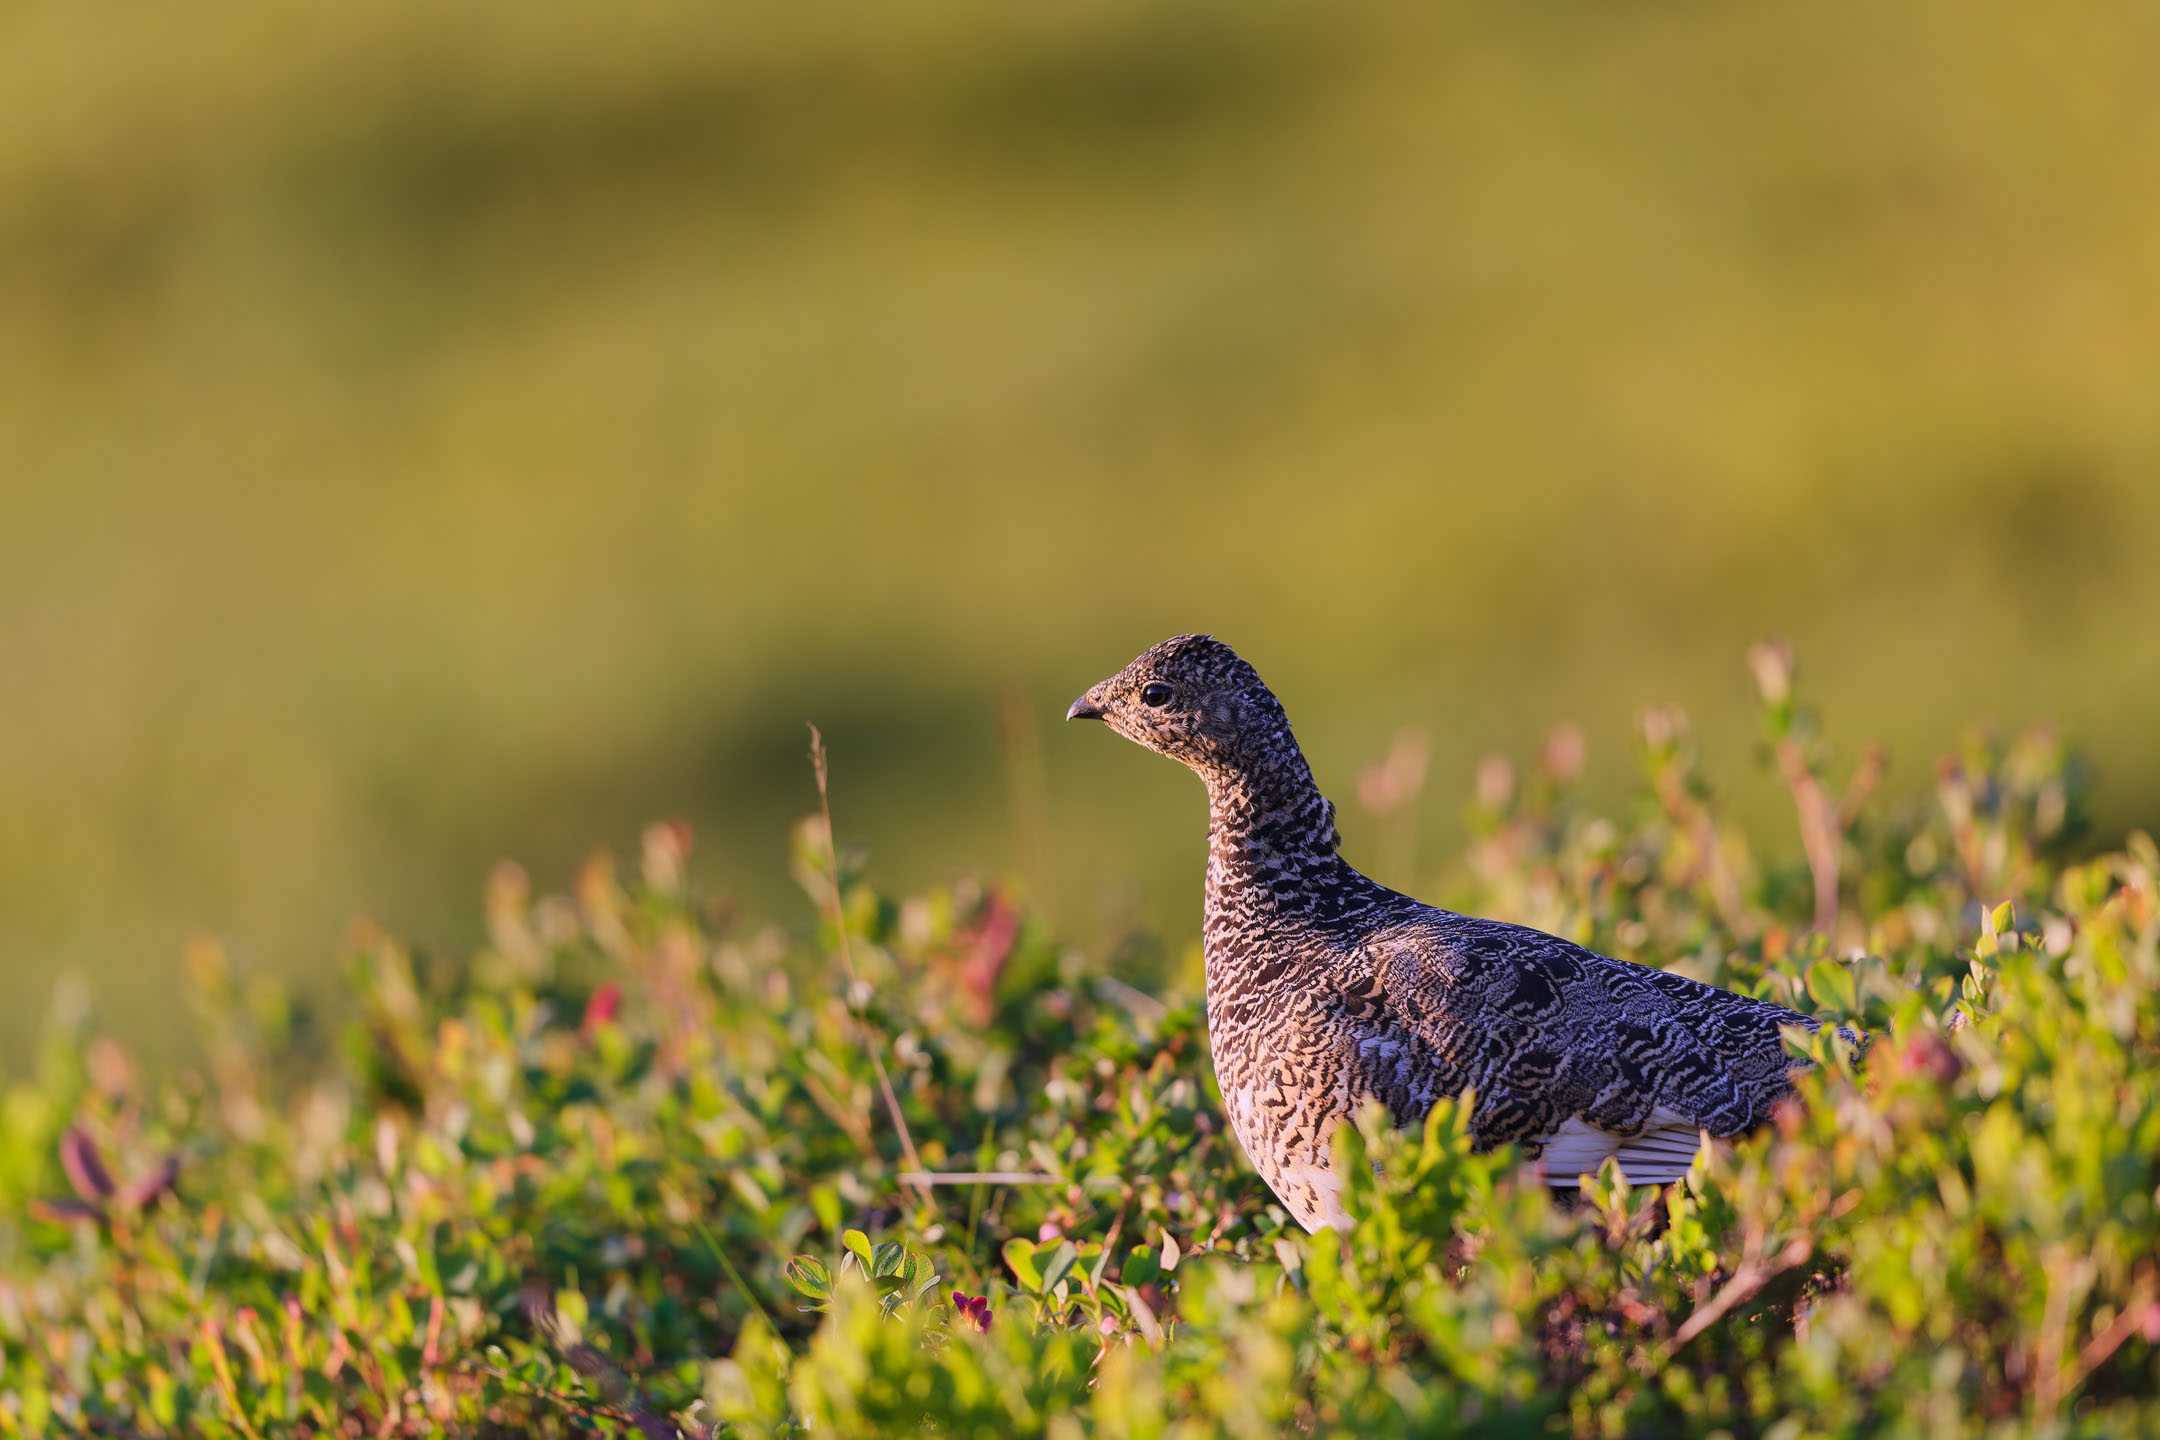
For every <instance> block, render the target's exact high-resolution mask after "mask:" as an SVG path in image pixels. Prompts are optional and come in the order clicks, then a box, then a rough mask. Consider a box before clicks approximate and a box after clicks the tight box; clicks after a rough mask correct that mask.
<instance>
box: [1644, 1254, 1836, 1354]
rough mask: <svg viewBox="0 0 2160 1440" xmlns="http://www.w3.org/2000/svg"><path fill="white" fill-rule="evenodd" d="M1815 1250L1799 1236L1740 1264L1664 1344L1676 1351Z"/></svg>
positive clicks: (1670, 1349)
mask: <svg viewBox="0 0 2160 1440" xmlns="http://www.w3.org/2000/svg"><path fill="white" fill-rule="evenodd" d="M1814 1253H1815V1242H1814V1241H1813V1240H1811V1239H1810V1238H1809V1237H1807V1236H1805V1235H1798V1236H1795V1237H1793V1239H1791V1240H1790V1241H1788V1242H1786V1245H1785V1248H1784V1249H1783V1250H1780V1251H1779V1252H1778V1253H1777V1254H1776V1255H1775V1256H1774V1257H1772V1258H1771V1259H1770V1260H1767V1261H1762V1260H1750V1261H1748V1262H1747V1263H1746V1264H1744V1265H1742V1266H1741V1267H1740V1268H1739V1269H1738V1270H1736V1271H1734V1272H1733V1277H1732V1279H1730V1280H1728V1281H1726V1282H1725V1288H1724V1289H1722V1290H1720V1291H1718V1293H1717V1294H1715V1295H1713V1296H1711V1297H1710V1298H1709V1299H1708V1300H1707V1301H1705V1302H1704V1303H1703V1304H1701V1305H1700V1306H1698V1307H1696V1310H1695V1313H1694V1314H1692V1315H1690V1316H1688V1318H1687V1319H1686V1320H1685V1321H1683V1322H1682V1323H1681V1326H1680V1328H1679V1329H1678V1330H1675V1331H1674V1332H1673V1338H1672V1344H1671V1345H1670V1346H1668V1347H1667V1353H1670V1352H1671V1351H1674V1350H1678V1349H1679V1348H1680V1347H1681V1346H1683V1345H1685V1344H1687V1343H1688V1341H1690V1340H1693V1339H1694V1338H1695V1337H1696V1336H1697V1335H1700V1334H1702V1332H1703V1331H1705V1330H1707V1329H1709V1328H1710V1327H1711V1326H1712V1325H1713V1324H1715V1323H1716V1322H1717V1321H1718V1320H1719V1319H1720V1318H1722V1317H1723V1316H1724V1314H1725V1313H1726V1312H1727V1311H1728V1310H1731V1309H1732V1308H1733V1307H1734V1306H1735V1305H1738V1304H1741V1303H1742V1302H1744V1301H1746V1300H1748V1299H1750V1298H1752V1297H1753V1296H1754V1294H1755V1292H1756V1291H1758V1290H1760V1289H1762V1287H1763V1286H1765V1285H1767V1284H1769V1283H1770V1282H1771V1281H1772V1280H1774V1279H1776V1278H1777V1277H1778V1276H1780V1275H1782V1274H1784V1273H1785V1272H1786V1271H1787V1270H1790V1269H1792V1268H1793V1267H1794V1266H1795V1265H1798V1264H1799V1263H1800V1262H1801V1261H1803V1260H1805V1259H1807V1257H1808V1256H1810V1255H1812V1254H1814Z"/></svg>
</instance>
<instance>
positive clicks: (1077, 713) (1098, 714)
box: [1065, 690, 1104, 720]
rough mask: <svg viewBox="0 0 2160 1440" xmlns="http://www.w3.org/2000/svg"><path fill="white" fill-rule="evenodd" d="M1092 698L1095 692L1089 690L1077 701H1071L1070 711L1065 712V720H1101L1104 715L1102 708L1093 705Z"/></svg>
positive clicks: (1093, 700)
mask: <svg viewBox="0 0 2160 1440" xmlns="http://www.w3.org/2000/svg"><path fill="white" fill-rule="evenodd" d="M1094 696H1095V692H1094V691H1093V690H1090V691H1088V692H1087V694H1085V695H1082V696H1081V697H1080V698H1079V699H1077V700H1075V701H1073V703H1072V709H1070V710H1067V711H1066V712H1065V718H1066V719H1067V720H1100V719H1102V718H1103V713H1104V712H1103V707H1102V706H1100V705H1098V704H1096V703H1095V699H1094Z"/></svg>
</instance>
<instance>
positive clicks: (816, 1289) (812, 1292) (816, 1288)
mask: <svg viewBox="0 0 2160 1440" xmlns="http://www.w3.org/2000/svg"><path fill="white" fill-rule="evenodd" d="M785 1273H786V1275H787V1282H788V1284H790V1285H792V1286H794V1287H795V1289H796V1290H797V1291H798V1292H799V1293H801V1294H803V1295H807V1296H809V1297H810V1298H811V1299H812V1300H817V1301H821V1302H822V1301H825V1300H830V1299H832V1272H831V1271H830V1270H827V1269H826V1268H825V1262H824V1261H822V1260H820V1259H818V1258H817V1256H815V1255H797V1256H796V1257H795V1258H794V1259H792V1260H790V1261H788V1263H787V1270H786V1272H785Z"/></svg>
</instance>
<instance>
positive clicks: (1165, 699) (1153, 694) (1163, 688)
mask: <svg viewBox="0 0 2160 1440" xmlns="http://www.w3.org/2000/svg"><path fill="white" fill-rule="evenodd" d="M1140 703H1141V704H1143V705H1145V706H1147V707H1148V708H1150V709H1160V708H1161V707H1163V706H1165V705H1167V704H1169V703H1170V687H1169V686H1168V685H1165V684H1163V682H1162V681H1160V680H1150V681H1149V682H1148V683H1147V684H1145V685H1143V686H1141V687H1140Z"/></svg>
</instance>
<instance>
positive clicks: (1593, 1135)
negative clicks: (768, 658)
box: [1067, 635, 1819, 1230]
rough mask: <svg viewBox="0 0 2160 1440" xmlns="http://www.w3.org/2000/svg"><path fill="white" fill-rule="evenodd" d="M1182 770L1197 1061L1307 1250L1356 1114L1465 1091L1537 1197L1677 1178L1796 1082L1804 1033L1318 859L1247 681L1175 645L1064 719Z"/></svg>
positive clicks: (1278, 710) (1273, 730) (1678, 979)
mask: <svg viewBox="0 0 2160 1440" xmlns="http://www.w3.org/2000/svg"><path fill="white" fill-rule="evenodd" d="M1067 718H1068V719H1073V718H1090V719H1100V720H1103V721H1105V722H1106V723H1108V724H1109V726H1110V727H1111V728H1112V729H1114V730H1116V731H1117V732H1118V733H1120V734H1122V735H1124V736H1126V737H1127V738H1129V739H1131V740H1134V741H1137V742H1138V743H1139V744H1142V745H1145V746H1147V747H1148V748H1149V749H1151V750H1155V751H1159V752H1160V753H1162V754H1165V755H1168V756H1171V757H1172V758H1173V759H1176V760H1179V761H1182V762H1183V763H1184V764H1186V765H1187V766H1189V767H1191V768H1192V769H1193V770H1194V771H1195V772H1196V773H1197V774H1198V775H1199V776H1200V778H1201V779H1202V780H1203V781H1205V782H1206V784H1207V789H1208V808H1209V824H1208V867H1207V908H1206V932H1205V934H1206V953H1207V1002H1208V1030H1209V1037H1210V1045H1211V1047H1212V1049H1213V1053H1214V1060H1215V1074H1216V1079H1217V1080H1218V1081H1219V1082H1220V1085H1221V1088H1222V1093H1223V1101H1224V1105H1225V1107H1226V1108H1227V1110H1228V1111H1229V1117H1230V1124H1231V1128H1232V1130H1233V1131H1234V1132H1235V1133H1236V1135H1237V1137H1238V1141H1239V1143H1240V1144H1242V1145H1243V1146H1244V1147H1245V1153H1246V1154H1247V1155H1248V1156H1250V1157H1251V1159H1252V1162H1253V1165H1254V1167H1255V1168H1257V1169H1258V1170H1259V1172H1260V1174H1261V1176H1262V1177H1263V1178H1265V1179H1266V1181H1267V1182H1268V1184H1269V1185H1270V1186H1271V1187H1272V1188H1273V1189H1274V1191H1275V1193H1276V1194H1277V1195H1278V1196H1279V1197H1281V1199H1282V1201H1283V1203H1284V1204H1285V1205H1286V1206H1288V1207H1289V1209H1290V1211H1291V1213H1292V1214H1294V1215H1295V1216H1296V1217H1297V1219H1298V1221H1299V1222H1300V1223H1301V1224H1303V1225H1304V1226H1305V1227H1306V1228H1307V1229H1309V1230H1311V1229H1318V1228H1320V1227H1322V1226H1324V1225H1327V1224H1330V1223H1333V1222H1339V1221H1340V1220H1341V1218H1342V1212H1341V1209H1340V1206H1339V1203H1338V1201H1337V1199H1336V1195H1337V1191H1338V1189H1339V1185H1338V1183H1337V1181H1336V1178H1335V1176H1334V1175H1333V1174H1332V1171H1331V1162H1330V1156H1329V1142H1330V1137H1331V1135H1332V1133H1333V1130H1334V1127H1335V1125H1336V1124H1337V1123H1338V1122H1339V1121H1340V1120H1341V1119H1342V1118H1343V1117H1344V1116H1346V1115H1348V1114H1350V1113H1351V1112H1352V1111H1353V1110H1354V1109H1355V1108H1356V1107H1357V1106H1359V1105H1360V1104H1363V1103H1365V1102H1366V1101H1368V1100H1377V1101H1379V1102H1380V1103H1382V1104H1384V1105H1385V1106H1386V1107H1387V1108H1388V1110H1389V1111H1390V1113H1391V1114H1392V1115H1393V1116H1394V1118H1395V1119H1396V1120H1397V1121H1398V1122H1399V1123H1401V1124H1405V1125H1409V1124H1414V1123H1416V1122H1417V1121H1418V1120H1420V1119H1422V1118H1423V1116H1424V1115H1425V1113H1426V1111H1428V1110H1429V1109H1430V1108H1431V1107H1432V1104H1433V1102H1434V1101H1435V1100H1436V1099H1439V1098H1440V1097H1442V1096H1452V1095H1456V1094H1459V1093H1461V1092H1462V1091H1463V1090H1464V1089H1465V1088H1470V1089H1473V1090H1474V1092H1475V1096H1476V1100H1475V1106H1474V1109H1473V1111H1472V1115H1471V1127H1472V1131H1473V1133H1474V1135H1475V1136H1476V1138H1477V1140H1478V1142H1479V1143H1480V1144H1482V1145H1495V1144H1500V1143H1504V1142H1507V1141H1515V1142H1518V1143H1519V1144H1521V1146H1522V1147H1523V1150H1524V1152H1525V1154H1527V1155H1529V1156H1531V1157H1532V1158H1535V1159H1539V1160H1541V1161H1542V1163H1543V1164H1544V1165H1545V1167H1546V1173H1547V1178H1548V1180H1549V1181H1550V1183H1552V1184H1555V1185H1565V1186H1568V1187H1572V1186H1574V1185H1575V1184H1576V1177H1577V1176H1578V1175H1580V1174H1583V1173H1589V1172H1594V1171H1595V1170H1597V1169H1598V1167H1599V1166H1600V1165H1602V1164H1603V1163H1604V1161H1605V1160H1606V1158H1608V1157H1610V1156H1617V1157H1618V1158H1619V1160H1620V1164H1621V1167H1622V1169H1623V1170H1625V1171H1626V1173H1627V1175H1628V1177H1629V1178H1630V1179H1631V1180H1635V1181H1637V1182H1651V1181H1662V1180H1671V1179H1676V1178H1678V1177H1679V1176H1680V1175H1681V1174H1682V1173H1684V1172H1685V1171H1686V1169H1687V1167H1688V1165H1689V1163H1690V1162H1691V1161H1692V1159H1693V1158H1694V1155H1695V1153H1696V1150H1697V1147H1698V1145H1699V1143H1700V1137H1701V1134H1702V1132H1705V1131H1707V1132H1708V1133H1709V1134H1710V1135H1711V1136H1713V1137H1727V1136H1733V1135H1737V1134H1740V1133H1742V1132H1744V1131H1746V1130H1749V1129H1752V1128H1753V1127H1755V1126H1756V1125H1759V1124H1761V1123H1762V1122H1763V1121H1764V1120H1766V1119H1767V1118H1768V1117H1769V1114H1770V1110H1771V1108H1772V1106H1774V1105H1775V1104H1776V1103H1777V1102H1778V1100H1780V1099H1781V1098H1782V1097H1784V1096H1785V1095H1786V1094H1787V1093H1788V1092H1789V1090H1790V1088H1791V1080H1790V1077H1791V1072H1792V1071H1793V1070H1794V1069H1795V1068H1797V1067H1798V1066H1799V1065H1800V1064H1801V1063H1802V1062H1799V1061H1797V1060H1795V1059H1794V1058H1793V1057H1792V1056H1791V1055H1790V1054H1789V1052H1788V1051H1787V1050H1786V1048H1785V1046H1784V1044H1783V1042H1782V1040H1781V1038H1780V1035H1779V1031H1780V1028H1781V1027H1784V1026H1789V1025H1797V1026H1803V1027H1806V1028H1808V1029H1810V1030H1812V1029H1814V1028H1816V1026H1817V1024H1818V1023H1819V1022H1817V1021H1816V1020H1814V1019H1812V1018H1810V1017H1808V1016H1805V1015H1801V1014H1799V1013H1797V1012H1795V1011H1792V1010H1788V1009H1786V1008H1785V1007H1783V1006H1781V1005H1774V1004H1771V1003H1770V1002H1768V1001H1763V1000H1754V999H1750V998H1748V997H1746V996H1742V995H1735V994H1733V993H1732V992H1730V991H1726V990H1720V989H1717V988H1716V987H1714V986H1710V985H1704V984H1701V983H1699V982H1697V981H1694V980H1689V979H1687V978H1685V977H1683V976H1679V975H1672V974H1668V973H1666V972H1665V971H1662V970H1656V969H1652V968H1650V967H1648V966H1644V965H1637V964H1633V963H1631V962H1629V961H1625V960H1615V959H1612V958H1610V957H1608V956H1604V955H1599V954H1596V953H1594V952H1592V951H1589V950H1585V949H1584V948H1582V947H1581V946H1579V945H1575V944H1571V943H1570V942H1568V941H1566V940H1562V939H1560V938H1558V937H1557V936H1553V935H1547V934H1544V933H1543V932H1541V931H1537V930H1531V929H1528V928H1526V927H1524V926H1520V925H1508V924H1503V923H1501V922H1499V921H1493V920H1480V919H1476V918H1474V917H1472V916H1467V915H1458V914H1454V913H1452V912H1450V911H1446V910H1441V909H1437V908H1435V907H1433V906H1431V905H1426V904H1424V903H1422V902H1420V901H1417V900H1413V899H1411V898H1410V897H1409V896H1407V895H1403V894H1400V893H1398V892H1396V891H1393V890H1390V889H1388V888H1387V887H1385V886H1383V885H1379V884H1376V883H1375V882H1373V881H1372V880H1369V879H1367V878H1366V877H1365V876H1364V875H1361V874H1360V873H1358V872H1357V871H1356V870H1354V869H1352V868H1351V867H1350V865H1349V864H1348V863H1347V862H1345V861H1344V860H1343V859H1342V858H1341V856H1339V855H1338V854H1337V853H1336V850H1337V847H1338V845H1339V844H1340V841H1339V839H1338V837H1337V835H1336V832H1335V822H1334V807H1333V806H1332V805H1330V804H1329V803H1328V801H1327V799H1326V798H1325V797H1324V796H1322V795H1321V793H1320V791H1319V788H1318V787H1317V786H1316V785H1315V784H1314V783H1313V778H1312V771H1311V770H1310V769H1309V768H1308V767H1307V765H1306V763H1305V757H1304V755H1303V753H1302V752H1300V751H1299V749H1298V745H1297V741H1296V739H1295V738H1294V737H1293V736H1292V735H1291V733H1290V722H1289V720H1288V718H1287V717H1286V716H1285V715H1284V713H1283V708H1282V705H1281V704H1280V702H1278V701H1277V700H1276V698H1275V696H1274V694H1273V693H1272V692H1270V691H1269V690H1268V688H1267V686H1266V685H1264V684H1263V683H1261V680H1260V676H1259V674H1258V673H1257V672H1256V671H1254V669H1253V668H1252V666H1250V665H1248V664H1246V663H1245V661H1243V660H1242V659H1240V658H1239V657H1238V655H1237V654H1236V652H1234V651H1233V650H1231V648H1230V647H1229V646H1227V645H1224V644H1222V643H1221V642H1220V641H1218V640H1216V639H1214V638H1213V637H1212V636H1207V635H1180V636H1178V637H1176V638H1174V639H1170V640H1165V641H1164V642H1163V643H1162V644H1160V645H1157V646H1155V647H1154V648H1153V649H1151V650H1149V651H1147V652H1146V653H1145V654H1143V655H1141V656H1140V658H1139V659H1137V660H1135V661H1133V662H1132V664H1130V665H1128V666H1126V667H1125V669H1123V670H1122V671H1120V672H1119V673H1118V674H1116V675H1114V676H1112V677H1111V678H1110V679H1108V680H1105V681H1104V682H1102V684H1100V685H1097V686H1095V687H1094V688H1093V689H1091V690H1089V691H1088V692H1087V693H1086V694H1085V695H1083V696H1081V697H1080V699H1079V700H1077V701H1076V702H1074V704H1073V707H1072V709H1071V710H1070V711H1069V712H1068V714H1067Z"/></svg>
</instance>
